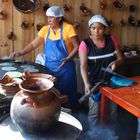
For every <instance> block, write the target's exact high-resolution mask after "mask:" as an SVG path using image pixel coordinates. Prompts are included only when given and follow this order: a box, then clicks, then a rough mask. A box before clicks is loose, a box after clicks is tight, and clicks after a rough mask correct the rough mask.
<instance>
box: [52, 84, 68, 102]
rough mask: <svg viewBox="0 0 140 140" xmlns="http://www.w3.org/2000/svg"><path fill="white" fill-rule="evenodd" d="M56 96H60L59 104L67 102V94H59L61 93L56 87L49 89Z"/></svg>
mask: <svg viewBox="0 0 140 140" xmlns="http://www.w3.org/2000/svg"><path fill="white" fill-rule="evenodd" d="M51 91H52V92H53V93H54V94H55V95H56V96H57V97H58V98H60V102H61V104H64V103H66V102H68V96H67V95H61V93H60V92H59V91H58V90H57V89H56V88H54V87H53V88H52V90H51Z"/></svg>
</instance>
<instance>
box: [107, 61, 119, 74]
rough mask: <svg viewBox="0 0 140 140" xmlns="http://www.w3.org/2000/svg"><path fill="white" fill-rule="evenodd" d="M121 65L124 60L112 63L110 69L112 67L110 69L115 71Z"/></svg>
mask: <svg viewBox="0 0 140 140" xmlns="http://www.w3.org/2000/svg"><path fill="white" fill-rule="evenodd" d="M121 64H122V60H115V61H113V62H111V63H110V64H109V65H108V67H110V68H111V69H112V70H113V71H114V70H116V69H117V67H118V66H119V65H121Z"/></svg>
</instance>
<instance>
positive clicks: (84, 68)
mask: <svg viewBox="0 0 140 140" xmlns="http://www.w3.org/2000/svg"><path fill="white" fill-rule="evenodd" d="M79 58H80V70H81V75H82V79H83V82H84V85H85V93H90V88H91V87H90V83H89V79H88V58H87V52H83V51H80V50H79Z"/></svg>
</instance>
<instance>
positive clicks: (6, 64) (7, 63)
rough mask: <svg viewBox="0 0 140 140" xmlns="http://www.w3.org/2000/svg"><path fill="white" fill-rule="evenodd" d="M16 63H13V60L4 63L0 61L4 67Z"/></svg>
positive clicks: (0, 64)
mask: <svg viewBox="0 0 140 140" xmlns="http://www.w3.org/2000/svg"><path fill="white" fill-rule="evenodd" d="M14 64H15V63H11V62H4V63H0V66H2V67H4V66H12V65H14Z"/></svg>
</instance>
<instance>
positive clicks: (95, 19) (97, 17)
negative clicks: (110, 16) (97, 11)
mask: <svg viewBox="0 0 140 140" xmlns="http://www.w3.org/2000/svg"><path fill="white" fill-rule="evenodd" d="M95 22H99V23H101V24H103V25H104V26H106V27H108V25H107V22H106V20H105V18H104V17H103V16H102V15H95V16H93V17H92V18H91V19H90V20H89V21H88V26H89V27H90V26H91V25H92V24H93V23H95Z"/></svg>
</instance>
